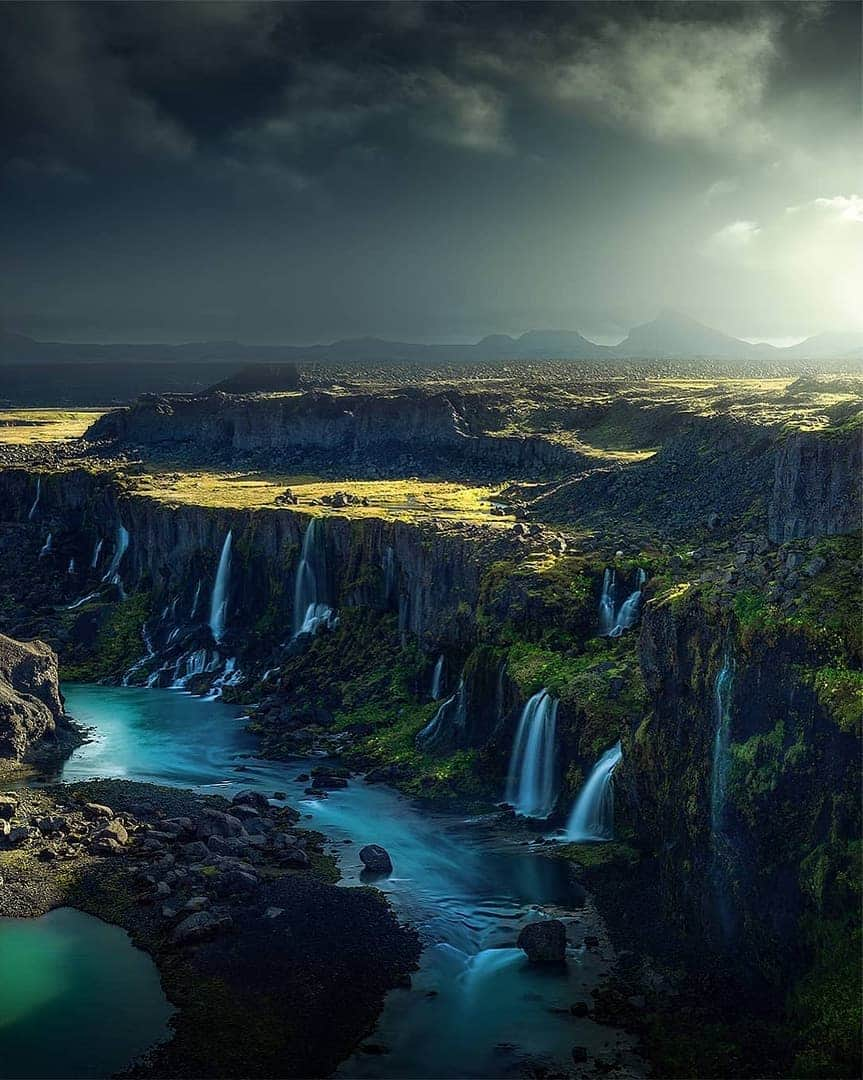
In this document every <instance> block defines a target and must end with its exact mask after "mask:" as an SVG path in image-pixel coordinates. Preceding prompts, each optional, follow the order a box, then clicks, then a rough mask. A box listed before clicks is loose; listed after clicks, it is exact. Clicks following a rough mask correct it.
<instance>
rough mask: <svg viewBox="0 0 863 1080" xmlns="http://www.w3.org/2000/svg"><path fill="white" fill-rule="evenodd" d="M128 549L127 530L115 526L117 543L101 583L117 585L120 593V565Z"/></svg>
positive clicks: (121, 585)
mask: <svg viewBox="0 0 863 1080" xmlns="http://www.w3.org/2000/svg"><path fill="white" fill-rule="evenodd" d="M128 547H129V530H128V529H126V528H125V527H124V526H123V525H122V524H121V525H118V526H117V543H116V545H115V546H114V554H113V555H112V556H111V562H110V564H109V565H108V569H107V570H106V571H105V573H104V574H103V575H102V580H103V581H109V582H111V584H112V585H117V586H119V588H120V591H121V592H122V591H123V583H122V581H121V580H120V574H119V570H120V563H121V562H122V561H123V556H124V555H125V554H126V549H127V548H128Z"/></svg>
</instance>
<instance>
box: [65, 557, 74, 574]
mask: <svg viewBox="0 0 863 1080" xmlns="http://www.w3.org/2000/svg"><path fill="white" fill-rule="evenodd" d="M66 573H67V574H74V573H75V560H74V559H70V560H69V565H68V566H67V567H66Z"/></svg>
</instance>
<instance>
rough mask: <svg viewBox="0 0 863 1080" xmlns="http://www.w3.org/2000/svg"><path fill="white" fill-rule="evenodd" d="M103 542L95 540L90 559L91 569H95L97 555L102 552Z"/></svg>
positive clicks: (97, 561) (97, 563) (97, 559)
mask: <svg viewBox="0 0 863 1080" xmlns="http://www.w3.org/2000/svg"><path fill="white" fill-rule="evenodd" d="M104 543H105V541H104V540H101V539H100V540H97V541H96V543H95V545H94V547H93V558H92V559H91V560H90V569H91V570H95V569H96V567H97V566H98V565H99V556H100V555H101V554H102V545H103V544H104Z"/></svg>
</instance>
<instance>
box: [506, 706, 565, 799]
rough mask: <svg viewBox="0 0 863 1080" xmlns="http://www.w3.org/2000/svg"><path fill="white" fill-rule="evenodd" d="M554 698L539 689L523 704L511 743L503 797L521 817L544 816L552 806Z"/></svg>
mask: <svg viewBox="0 0 863 1080" xmlns="http://www.w3.org/2000/svg"><path fill="white" fill-rule="evenodd" d="M557 706H558V701H557V698H553V697H552V696H551V695H550V694H549V692H548V690H540V691H539V693H538V694H534V695H533V697H532V698H530V700H529V701H528V702H527V703H526V704H525V706H524V708H523V709H522V712H521V719H520V720H519V722H518V729H517V730H516V733H515V742H514V743H513V745H512V756H511V757H510V762H509V775H508V776H507V781H506V801H507V802H508V803H509V804H510V805H511V806H513V807H515V811H516V813H517V814H521V815H522V816H523V817H532V818H546V817H548V815H549V814H550V813H551V811H552V810H553V809H554V803H555V798H556V793H555V775H554V774H555V761H554V758H555V745H556V737H557Z"/></svg>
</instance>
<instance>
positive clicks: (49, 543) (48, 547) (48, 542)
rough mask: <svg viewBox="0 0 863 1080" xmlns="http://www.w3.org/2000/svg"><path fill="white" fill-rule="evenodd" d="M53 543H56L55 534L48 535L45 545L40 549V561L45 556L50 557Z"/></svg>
mask: <svg viewBox="0 0 863 1080" xmlns="http://www.w3.org/2000/svg"><path fill="white" fill-rule="evenodd" d="M53 543H54V534H53V533H48V535H47V536H46V537H45V543H44V544H43V545H42V547H41V548H40V549H39V558H40V559H41V558H42V557H43V556H44V555H50V553H51V548H52V545H53Z"/></svg>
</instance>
